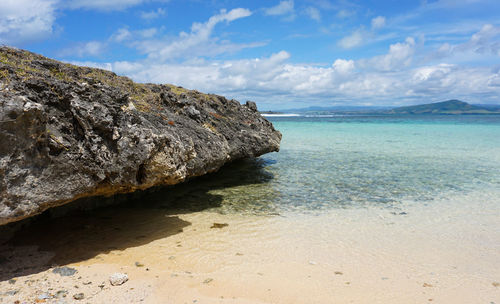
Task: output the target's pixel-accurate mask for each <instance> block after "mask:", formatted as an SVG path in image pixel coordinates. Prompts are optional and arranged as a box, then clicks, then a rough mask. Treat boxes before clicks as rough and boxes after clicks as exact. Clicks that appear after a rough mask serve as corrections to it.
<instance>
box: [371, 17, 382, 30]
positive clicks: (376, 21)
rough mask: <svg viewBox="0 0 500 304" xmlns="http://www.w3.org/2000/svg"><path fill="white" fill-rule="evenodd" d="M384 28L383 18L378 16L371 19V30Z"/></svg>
mask: <svg viewBox="0 0 500 304" xmlns="http://www.w3.org/2000/svg"><path fill="white" fill-rule="evenodd" d="M384 26H385V17H383V16H378V17H375V18H373V19H372V29H373V30H378V29H380V28H383V27H384Z"/></svg>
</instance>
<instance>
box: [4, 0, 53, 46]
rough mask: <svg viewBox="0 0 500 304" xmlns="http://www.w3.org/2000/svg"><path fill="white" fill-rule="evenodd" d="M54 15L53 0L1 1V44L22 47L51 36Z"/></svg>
mask: <svg viewBox="0 0 500 304" xmlns="http://www.w3.org/2000/svg"><path fill="white" fill-rule="evenodd" d="M54 13H55V1H53V0H2V1H0V43H1V44H9V45H22V44H25V43H29V42H33V41H37V40H40V39H43V38H45V37H47V36H49V35H51V34H52V32H53V30H54V29H53V27H54V20H55V14H54Z"/></svg>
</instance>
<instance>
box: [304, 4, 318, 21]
mask: <svg viewBox="0 0 500 304" xmlns="http://www.w3.org/2000/svg"><path fill="white" fill-rule="evenodd" d="M304 13H305V14H306V15H307V16H309V18H311V19H313V20H316V21H321V13H320V12H319V10H318V9H317V8H315V7H308V8H306V9H305V10H304Z"/></svg>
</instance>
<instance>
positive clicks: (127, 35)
mask: <svg viewBox="0 0 500 304" xmlns="http://www.w3.org/2000/svg"><path fill="white" fill-rule="evenodd" d="M131 38H132V33H131V32H130V31H129V30H128V29H126V28H121V29H118V31H116V33H114V34H113V35H112V36H111V40H114V41H116V42H122V41H125V40H129V39H131Z"/></svg>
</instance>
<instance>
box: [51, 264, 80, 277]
mask: <svg viewBox="0 0 500 304" xmlns="http://www.w3.org/2000/svg"><path fill="white" fill-rule="evenodd" d="M52 272H53V273H57V274H59V275H60V276H62V277H69V276H72V275H74V274H75V273H76V272H77V270H76V269H75V268H71V267H67V266H63V267H57V268H54V269H53V270H52Z"/></svg>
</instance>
